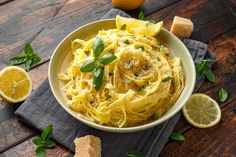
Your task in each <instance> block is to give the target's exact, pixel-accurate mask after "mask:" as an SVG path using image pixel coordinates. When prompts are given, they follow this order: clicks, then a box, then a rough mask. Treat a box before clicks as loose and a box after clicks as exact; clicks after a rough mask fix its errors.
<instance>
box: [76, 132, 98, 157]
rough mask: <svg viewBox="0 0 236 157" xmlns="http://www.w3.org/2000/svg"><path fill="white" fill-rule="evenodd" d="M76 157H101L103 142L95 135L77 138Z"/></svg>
mask: <svg viewBox="0 0 236 157" xmlns="http://www.w3.org/2000/svg"><path fill="white" fill-rule="evenodd" d="M74 143H75V146H76V148H75V156H74V157H101V150H102V148H101V140H100V138H98V137H95V136H93V135H87V136H84V137H80V138H76V139H75V140H74Z"/></svg>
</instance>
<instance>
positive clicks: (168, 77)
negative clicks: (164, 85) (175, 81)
mask: <svg viewBox="0 0 236 157" xmlns="http://www.w3.org/2000/svg"><path fill="white" fill-rule="evenodd" d="M171 79H172V78H171V77H170V76H167V77H166V78H165V79H163V80H162V82H167V81H170V80H171Z"/></svg>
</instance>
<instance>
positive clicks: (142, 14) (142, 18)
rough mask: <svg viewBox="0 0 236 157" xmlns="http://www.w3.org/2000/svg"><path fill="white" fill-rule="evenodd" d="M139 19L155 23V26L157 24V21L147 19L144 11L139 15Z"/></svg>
mask: <svg viewBox="0 0 236 157" xmlns="http://www.w3.org/2000/svg"><path fill="white" fill-rule="evenodd" d="M138 18H139V20H143V21H148V22H150V23H153V24H155V23H157V21H156V20H153V19H151V18H147V17H145V15H144V12H143V11H141V12H140V13H139V15H138Z"/></svg>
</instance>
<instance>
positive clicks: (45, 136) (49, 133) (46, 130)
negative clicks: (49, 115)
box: [41, 124, 52, 140]
mask: <svg viewBox="0 0 236 157" xmlns="http://www.w3.org/2000/svg"><path fill="white" fill-rule="evenodd" d="M51 136H52V124H49V125H48V126H47V127H46V128H44V129H43V132H42V134H41V137H42V139H43V140H49V139H50V138H51Z"/></svg>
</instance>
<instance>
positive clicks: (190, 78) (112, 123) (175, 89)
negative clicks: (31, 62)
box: [48, 16, 195, 133]
mask: <svg viewBox="0 0 236 157" xmlns="http://www.w3.org/2000/svg"><path fill="white" fill-rule="evenodd" d="M162 25H163V23H162V22H159V23H157V24H151V23H149V22H148V21H140V20H136V19H131V18H125V17H120V16H117V17H116V19H106V20H100V21H95V22H92V23H89V24H86V25H84V26H82V27H80V28H78V29H76V30H75V31H73V32H72V33H70V34H69V35H68V36H67V37H65V38H64V39H63V40H62V41H61V43H60V44H59V45H58V46H57V48H56V49H55V51H54V53H53V55H52V57H51V60H50V63H49V72H48V75H49V83H50V87H51V89H52V92H53V94H54V96H55V98H56V99H57V101H58V102H59V104H60V105H61V106H62V107H63V108H64V109H65V110H66V111H67V112H68V113H69V114H70V115H72V116H73V117H75V118H76V119H78V120H79V121H80V122H82V123H84V124H86V125H88V126H91V127H93V128H96V129H100V130H104V131H109V132H119V133H127V132H135V131H141V130H144V129H148V128H151V127H154V126H157V125H159V124H161V123H163V122H165V121H166V120H168V119H169V118H171V117H172V116H174V115H175V114H176V113H177V112H178V111H179V110H180V109H181V108H182V107H183V105H184V104H185V102H186V101H187V99H188V98H189V97H190V95H191V94H192V91H193V88H194V84H195V67H194V63H193V60H192V57H191V55H190V53H189V51H188V49H187V48H186V47H185V45H184V44H183V43H182V42H181V40H179V39H178V38H177V37H176V36H174V35H173V34H171V33H170V32H169V31H167V30H166V29H164V28H163V27H162Z"/></svg>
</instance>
